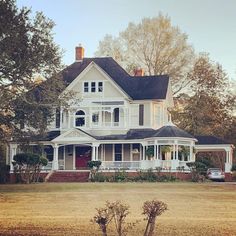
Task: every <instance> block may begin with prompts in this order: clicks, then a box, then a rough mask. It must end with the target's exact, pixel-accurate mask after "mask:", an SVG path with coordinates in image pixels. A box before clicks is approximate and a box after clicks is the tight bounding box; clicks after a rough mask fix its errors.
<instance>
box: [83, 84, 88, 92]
mask: <svg viewBox="0 0 236 236" xmlns="http://www.w3.org/2000/svg"><path fill="white" fill-rule="evenodd" d="M84 92H85V93H88V92H89V83H88V82H84Z"/></svg>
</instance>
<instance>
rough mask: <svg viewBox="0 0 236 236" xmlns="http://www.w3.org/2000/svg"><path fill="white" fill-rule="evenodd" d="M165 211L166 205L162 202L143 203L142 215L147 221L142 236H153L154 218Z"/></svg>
mask: <svg viewBox="0 0 236 236" xmlns="http://www.w3.org/2000/svg"><path fill="white" fill-rule="evenodd" d="M166 210H167V204H166V203H164V202H162V201H158V200H152V201H146V202H144V204H143V213H142V214H143V215H145V216H146V218H145V220H147V225H146V229H145V232H144V236H154V232H155V224H156V218H157V217H158V216H159V215H161V214H162V213H163V212H164V211H166ZM155 235H156V234H155Z"/></svg>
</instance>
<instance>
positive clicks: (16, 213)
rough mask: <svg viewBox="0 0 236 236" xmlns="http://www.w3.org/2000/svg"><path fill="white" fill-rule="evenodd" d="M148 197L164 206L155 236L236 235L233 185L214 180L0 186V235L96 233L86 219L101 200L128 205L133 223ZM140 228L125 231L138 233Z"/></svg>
mask: <svg viewBox="0 0 236 236" xmlns="http://www.w3.org/2000/svg"><path fill="white" fill-rule="evenodd" d="M154 198H155V199H158V200H161V201H164V202H165V203H167V204H168V208H169V210H168V211H166V212H165V213H164V214H163V215H162V216H160V218H159V219H158V224H157V229H156V231H157V232H158V235H168V236H169V235H174V236H175V235H176V236H178V235H179V236H180V235H181V236H183V235H191V236H196V235H199V236H200V235H204V236H208V235H212V236H213V235H214V236H216V235H223V236H227V235H230V236H231V235H236V185H233V184H220V183H203V184H196V183H195V184H194V183H121V184H117V183H114V184H112V183H81V184H80V183H68V184H67V183H60V184H52V183H50V184H49V183H47V184H45V183H44V184H34V185H28V186H27V185H1V186H0V235H101V234H100V232H99V231H98V228H97V226H96V225H93V224H92V223H90V219H91V218H92V217H93V216H94V214H95V208H96V207H101V206H103V205H104V203H105V201H106V200H109V201H114V200H121V201H122V202H123V203H126V204H129V205H130V211H131V214H130V215H129V216H128V217H127V218H128V219H130V221H135V220H137V219H140V220H142V219H143V216H142V215H141V212H142V209H141V208H142V205H143V202H144V201H146V200H152V199H154ZM144 226H145V225H144V222H143V221H142V222H141V223H140V224H139V225H138V226H137V227H136V228H134V229H133V230H132V231H130V233H129V235H136V236H139V235H140V236H141V235H142V232H143V230H144ZM110 230H111V229H110ZM109 235H114V233H112V232H111V231H110V234H109Z"/></svg>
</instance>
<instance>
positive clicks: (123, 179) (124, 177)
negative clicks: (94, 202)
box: [113, 170, 128, 182]
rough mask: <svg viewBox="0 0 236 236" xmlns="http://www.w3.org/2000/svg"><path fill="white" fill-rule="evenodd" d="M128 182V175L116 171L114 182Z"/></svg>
mask: <svg viewBox="0 0 236 236" xmlns="http://www.w3.org/2000/svg"><path fill="white" fill-rule="evenodd" d="M127 180H128V174H127V173H126V172H125V170H123V171H116V172H115V174H114V177H113V181H114V182H126V181H127Z"/></svg>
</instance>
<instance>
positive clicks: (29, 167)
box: [13, 153, 48, 184]
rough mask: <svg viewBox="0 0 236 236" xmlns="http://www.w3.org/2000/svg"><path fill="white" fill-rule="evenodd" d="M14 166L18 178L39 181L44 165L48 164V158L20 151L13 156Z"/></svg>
mask: <svg viewBox="0 0 236 236" xmlns="http://www.w3.org/2000/svg"><path fill="white" fill-rule="evenodd" d="M13 160H14V161H13V166H14V173H15V175H16V179H18V178H20V182H23V183H27V184H29V183H32V182H38V180H39V176H40V171H41V169H42V166H46V165H47V163H48V160H47V159H46V158H45V157H41V156H39V155H38V154H34V153H18V154H16V155H15V156H14V157H13Z"/></svg>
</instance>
